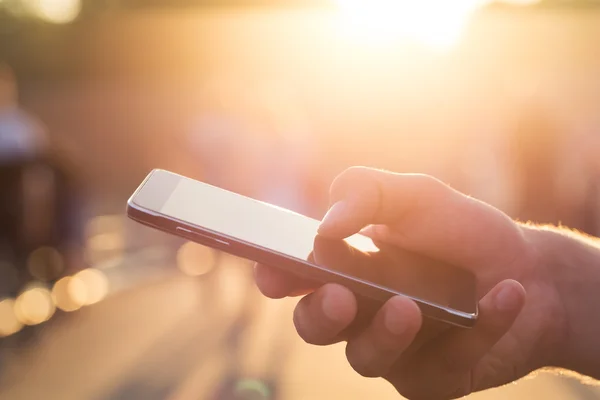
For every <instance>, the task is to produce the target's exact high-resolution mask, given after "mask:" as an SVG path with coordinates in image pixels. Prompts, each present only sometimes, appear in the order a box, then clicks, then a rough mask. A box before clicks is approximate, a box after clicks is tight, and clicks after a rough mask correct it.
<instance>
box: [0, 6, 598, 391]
mask: <svg viewBox="0 0 600 400" xmlns="http://www.w3.org/2000/svg"><path fill="white" fill-rule="evenodd" d="M598 43H600V1H585V0H572V1H560V0H553V1H551V0H547V1H535V0H512V1H502V2H491V1H486V0H438V1H436V0H370V1H360V0H335V1H333V0H332V1H326V0H272V1H265V0H246V1H240V0H223V1H215V0H0V336H1V338H0V398H2V399H11V400H12V399H60V400H69V399H77V400H79V399H92V400H104V399H107V400H108V399H145V400H153V399H156V400H162V399H168V400H188V399H214V400H221V399H263V400H267V399H268V400H276V399H277V400H283V399H285V400H295V399H332V398H344V399H363V398H377V399H396V398H398V395H397V394H396V393H395V392H394V390H393V389H392V387H391V386H390V385H388V384H387V383H385V382H384V381H382V380H372V379H365V378H361V377H359V376H358V375H357V374H355V373H354V372H353V371H352V370H351V368H350V367H349V366H348V365H346V363H345V359H344V351H343V350H344V349H343V346H342V345H338V346H332V347H330V348H317V347H311V346H309V345H306V344H304V343H303V342H302V341H301V340H300V339H299V338H298V337H296V335H295V333H294V330H293V326H292V321H291V311H292V309H293V306H294V302H295V301H297V300H281V301H273V300H266V299H263V298H262V297H261V296H260V295H259V293H258V292H257V290H256V289H255V287H254V286H253V284H252V279H251V275H252V269H251V264H250V263H249V262H247V261H244V260H241V259H238V258H235V257H232V256H228V255H226V254H221V253H217V252H215V251H213V250H211V249H208V248H205V247H202V246H199V245H195V244H191V243H185V242H184V241H181V240H178V239H176V238H173V237H169V236H167V235H164V234H161V233H158V232H155V231H152V230H150V229H147V228H144V227H141V226H138V225H136V224H134V223H132V222H129V221H127V220H126V218H124V216H123V213H124V207H125V202H126V200H127V198H128V197H129V195H130V194H131V193H132V191H133V190H134V189H135V188H136V186H137V185H138V184H139V183H140V181H141V180H142V179H143V177H144V176H145V175H146V173H147V172H149V170H150V169H152V168H157V167H159V168H165V169H169V170H173V171H175V172H178V173H181V174H184V175H188V176H191V177H194V178H198V179H202V180H204V181H207V182H209V183H213V184H216V185H218V186H221V187H224V188H227V189H232V190H235V191H237V192H240V193H243V194H246V195H249V196H252V197H255V198H258V199H261V200H265V201H269V202H272V203H275V204H277V205H280V206H284V207H287V208H290V209H293V210H295V211H299V212H302V213H304V214H307V215H310V216H313V217H316V218H320V217H321V216H322V215H323V213H324V211H325V209H326V206H327V190H328V186H329V183H330V182H331V180H332V179H333V177H334V176H335V175H336V174H337V173H339V172H341V171H342V170H343V169H344V168H346V167H348V166H351V165H367V166H373V167H378V168H385V169H389V170H394V171H399V172H423V173H430V174H434V175H436V176H437V177H439V178H441V179H442V180H444V181H446V182H448V183H449V184H451V185H452V186H454V187H455V188H457V189H459V190H462V191H464V192H466V193H468V194H471V195H473V196H475V197H478V198H480V199H483V200H485V201H487V202H490V203H491V204H493V205H495V206H497V207H499V208H501V209H502V210H504V211H506V212H507V213H508V214H509V215H511V216H512V217H514V218H518V219H520V220H523V221H527V220H532V221H536V222H540V223H555V224H558V223H562V224H563V225H566V226H570V227H573V228H576V229H579V230H581V231H584V232H587V233H589V234H592V235H597V234H598V233H599V229H600V226H599V224H600V219H599V218H600V217H599V215H598V211H600V210H599V206H600V203H599V199H598V195H599V192H598V183H600V181H599V177H598V175H599V174H600V161H599V157H598V155H599V154H600V51H598V49H599V47H598ZM534 396H539V397H540V398H544V399H595V398H600V390H599V389H598V388H597V387H591V386H585V385H582V384H580V383H579V382H578V381H577V380H574V379H572V378H569V377H565V376H554V375H547V374H543V373H541V374H538V375H536V376H535V377H532V378H529V379H526V380H523V381H521V382H519V383H517V384H513V385H510V386H507V387H504V388H500V389H497V390H493V391H490V392H486V393H483V394H478V395H473V396H472V398H474V399H504V398H514V399H529V398H533V397H534Z"/></svg>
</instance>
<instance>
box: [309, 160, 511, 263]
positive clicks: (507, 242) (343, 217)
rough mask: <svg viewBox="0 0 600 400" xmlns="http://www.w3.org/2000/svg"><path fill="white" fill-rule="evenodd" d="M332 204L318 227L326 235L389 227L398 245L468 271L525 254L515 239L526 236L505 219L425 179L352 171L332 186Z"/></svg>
mask: <svg viewBox="0 0 600 400" xmlns="http://www.w3.org/2000/svg"><path fill="white" fill-rule="evenodd" d="M331 203H332V204H333V205H332V206H331V208H330V210H329V212H328V213H327V214H326V216H325V217H324V219H323V221H322V223H321V226H320V228H319V233H320V234H321V235H323V236H328V237H333V238H343V237H348V236H350V235H352V234H354V233H356V232H359V231H360V230H361V229H362V228H364V227H365V226H367V225H370V224H374V225H375V228H371V229H380V227H381V226H387V227H388V228H390V230H391V233H389V234H387V235H386V236H387V237H388V239H390V240H391V241H392V242H393V244H395V245H398V246H400V247H402V248H404V249H406V250H412V251H416V252H423V253H425V254H428V255H430V256H432V257H435V258H439V259H444V260H447V261H448V262H450V263H455V264H459V265H463V266H465V267H475V266H478V267H481V265H482V264H483V262H484V261H489V260H490V259H494V260H497V262H498V263H507V262H512V261H513V260H514V259H515V258H516V256H515V254H514V252H515V251H522V248H520V247H519V241H518V240H516V239H517V238H520V237H521V235H522V233H521V231H520V229H519V227H518V226H517V225H516V224H515V223H514V222H513V221H512V220H511V219H510V218H508V217H507V216H506V215H505V214H503V213H502V212H500V211H499V210H497V209H495V208H493V207H491V206H489V205H487V204H485V203H482V202H479V201H477V200H475V199H472V198H470V197H468V196H465V195H463V194H461V193H459V192H457V191H455V190H453V189H452V188H450V187H449V186H447V185H445V184H443V183H442V182H440V181H438V180H437V179H434V178H432V177H429V176H426V175H419V174H395V173H390V172H384V171H379V170H374V169H370V168H364V167H353V168H350V169H348V170H346V171H345V172H343V173H342V174H341V175H339V176H338V177H337V178H336V179H335V181H334V182H333V184H332V186H331ZM465 243H468V246H465ZM507 248H513V249H515V250H513V251H506V249H507Z"/></svg>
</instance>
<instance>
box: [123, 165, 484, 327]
mask: <svg viewBox="0 0 600 400" xmlns="http://www.w3.org/2000/svg"><path fill="white" fill-rule="evenodd" d="M127 215H128V216H129V217H130V218H131V219H133V220H135V221H137V222H140V223H142V224H145V225H148V226H151V227H154V228H156V229H159V230H162V231H165V232H168V233H171V234H174V235H178V236H180V237H183V238H185V239H188V240H190V241H194V242H197V243H200V244H203V245H206V246H210V247H213V248H215V249H218V250H222V251H224V252H227V253H230V254H233V255H236V256H239V257H242V258H247V259H249V260H253V261H256V262H259V263H262V264H267V265H272V266H274V267H278V268H282V269H284V270H286V271H289V272H291V273H293V274H296V275H298V276H301V277H304V278H307V279H310V280H313V281H316V282H321V283H329V282H331V283H338V284H341V285H344V286H345V287H347V288H349V289H350V290H351V291H353V292H354V293H355V294H356V295H357V296H358V297H359V298H365V299H366V300H368V302H370V303H371V304H382V303H383V302H385V301H386V300H388V299H389V298H391V297H393V296H395V295H404V296H407V297H409V298H411V299H413V300H414V301H415V302H416V303H417V305H418V306H419V308H420V309H421V312H422V313H423V315H424V316H426V317H429V318H433V319H435V320H439V321H443V322H446V323H449V324H451V325H455V326H459V327H464V328H469V327H472V326H473V325H474V324H475V322H476V320H477V315H478V306H477V297H476V288H475V286H476V285H475V284H476V281H475V276H474V275H473V274H472V273H471V272H469V271H466V270H464V269H461V268H457V267H455V266H451V265H447V264H445V263H440V262H438V261H434V260H431V259H429V258H427V257H423V256H421V255H418V254H415V253H412V252H408V251H405V250H402V249H399V248H397V247H395V246H387V245H381V244H379V243H378V244H377V246H375V244H374V243H373V242H372V241H371V239H369V238H367V237H365V236H362V235H359V234H356V235H353V236H351V237H349V238H346V239H343V240H341V239H340V240H333V239H328V238H324V237H322V236H320V235H318V234H317V229H318V226H319V221H317V220H315V219H312V218H309V217H306V216H304V215H300V214H297V213H294V212H292V211H289V210H286V209H282V208H280V207H277V206H274V205H271V204H268V203H264V202H261V201H258V200H255V199H251V198H248V197H245V196H242V195H239V194H237V193H233V192H230V191H227V190H224V189H221V188H218V187H215V186H212V185H209V184H206V183H203V182H199V181H196V180H193V179H190V178H186V177H183V176H181V175H177V174H174V173H171V172H168V171H164V170H154V171H152V172H151V173H150V174H149V175H148V176H147V177H146V179H145V180H144V181H143V182H142V183H141V185H140V186H139V187H138V189H137V190H136V191H135V193H134V194H133V195H132V196H131V198H130V199H129V201H128V203H127Z"/></svg>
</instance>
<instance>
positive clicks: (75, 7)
mask: <svg viewBox="0 0 600 400" xmlns="http://www.w3.org/2000/svg"><path fill="white" fill-rule="evenodd" d="M26 5H27V8H28V9H29V10H31V12H33V13H34V14H35V15H36V16H37V17H39V18H41V19H43V20H45V21H47V22H51V23H54V24H66V23H69V22H72V21H73V20H75V18H77V16H78V15H79V12H80V11H81V0H27V1H26Z"/></svg>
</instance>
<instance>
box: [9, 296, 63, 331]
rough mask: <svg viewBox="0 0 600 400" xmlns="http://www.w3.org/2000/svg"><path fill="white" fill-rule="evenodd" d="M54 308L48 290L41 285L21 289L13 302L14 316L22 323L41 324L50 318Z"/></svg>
mask: <svg viewBox="0 0 600 400" xmlns="http://www.w3.org/2000/svg"><path fill="white" fill-rule="evenodd" d="M55 310H56V309H55V306H54V303H53V301H52V296H51V294H50V291H49V290H48V289H46V288H45V287H42V286H33V287H31V288H30V289H27V290H25V291H23V292H22V293H21V294H20V295H19V296H18V297H17V299H16V301H15V304H14V312H15V316H16V317H17V320H18V321H19V322H20V323H22V324H24V325H37V324H41V323H42V322H44V321H47V320H48V319H50V318H51V317H52V315H54V312H55Z"/></svg>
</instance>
